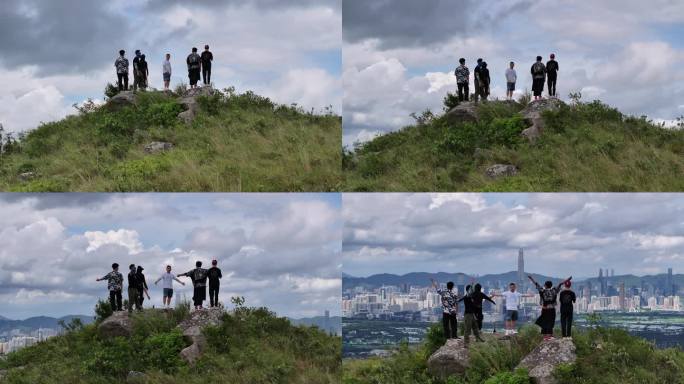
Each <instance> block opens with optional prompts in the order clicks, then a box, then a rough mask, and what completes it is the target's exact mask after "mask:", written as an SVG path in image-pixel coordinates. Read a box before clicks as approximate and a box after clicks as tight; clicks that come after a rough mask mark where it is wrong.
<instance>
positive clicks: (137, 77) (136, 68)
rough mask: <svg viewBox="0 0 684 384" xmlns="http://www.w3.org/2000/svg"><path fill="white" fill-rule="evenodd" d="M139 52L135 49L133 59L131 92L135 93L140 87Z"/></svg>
mask: <svg viewBox="0 0 684 384" xmlns="http://www.w3.org/2000/svg"><path fill="white" fill-rule="evenodd" d="M140 56H141V55H140V50H139V49H136V51H135V58H134V59H133V90H134V91H137V90H138V87H139V86H140V80H141V79H140V67H139V64H140Z"/></svg>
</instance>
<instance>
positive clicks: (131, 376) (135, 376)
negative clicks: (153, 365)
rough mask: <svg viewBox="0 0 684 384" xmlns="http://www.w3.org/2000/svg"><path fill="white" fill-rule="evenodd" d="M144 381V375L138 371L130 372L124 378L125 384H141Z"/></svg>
mask: <svg viewBox="0 0 684 384" xmlns="http://www.w3.org/2000/svg"><path fill="white" fill-rule="evenodd" d="M144 380H145V374H144V373H142V372H138V371H130V372H128V375H127V376H126V383H142V382H143V381H144Z"/></svg>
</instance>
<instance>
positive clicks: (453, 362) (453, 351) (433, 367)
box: [427, 333, 511, 380]
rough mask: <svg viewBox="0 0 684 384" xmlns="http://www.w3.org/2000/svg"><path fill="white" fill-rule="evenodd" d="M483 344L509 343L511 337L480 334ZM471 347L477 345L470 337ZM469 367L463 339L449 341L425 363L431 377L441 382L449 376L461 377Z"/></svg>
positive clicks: (499, 334)
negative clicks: (483, 340)
mask: <svg viewBox="0 0 684 384" xmlns="http://www.w3.org/2000/svg"><path fill="white" fill-rule="evenodd" d="M482 337H483V338H484V339H485V342H488V343H490V342H505V343H508V342H510V338H511V336H507V335H504V334H501V333H495V334H492V333H486V334H482ZM470 343H471V345H472V344H473V343H477V341H475V338H474V337H472V336H471V339H470ZM469 365H470V358H469V355H468V348H466V347H465V343H464V341H463V338H462V337H461V338H459V339H449V340H447V342H446V343H445V344H444V345H443V346H442V347H440V348H439V349H438V350H437V351H435V353H433V354H432V355H431V356H430V357H429V358H428V361H427V366H428V371H429V372H430V374H431V375H432V376H435V377H438V378H440V379H441V380H446V379H447V378H448V377H449V376H460V375H463V374H464V373H465V371H466V369H467V368H468V366H469Z"/></svg>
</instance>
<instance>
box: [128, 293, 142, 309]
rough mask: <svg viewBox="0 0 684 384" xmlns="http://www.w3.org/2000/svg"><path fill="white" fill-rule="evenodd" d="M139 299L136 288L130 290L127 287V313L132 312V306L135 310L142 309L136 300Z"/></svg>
mask: <svg viewBox="0 0 684 384" xmlns="http://www.w3.org/2000/svg"><path fill="white" fill-rule="evenodd" d="M139 298H140V295H139V294H138V289H137V288H132V287H128V312H132V311H133V306H134V305H135V309H138V310H140V309H142V307H141V306H140V301H139V300H138V299H139Z"/></svg>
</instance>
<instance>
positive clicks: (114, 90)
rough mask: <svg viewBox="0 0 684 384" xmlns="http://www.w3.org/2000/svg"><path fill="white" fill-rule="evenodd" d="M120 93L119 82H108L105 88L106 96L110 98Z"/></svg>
mask: <svg viewBox="0 0 684 384" xmlns="http://www.w3.org/2000/svg"><path fill="white" fill-rule="evenodd" d="M117 81H118V80H117ZM118 94H119V86H118V84H112V83H107V85H105V89H104V95H105V97H107V98H108V99H111V98H112V97H114V96H116V95H118Z"/></svg>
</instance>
